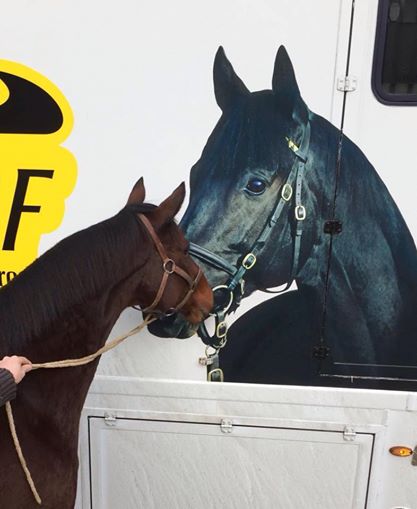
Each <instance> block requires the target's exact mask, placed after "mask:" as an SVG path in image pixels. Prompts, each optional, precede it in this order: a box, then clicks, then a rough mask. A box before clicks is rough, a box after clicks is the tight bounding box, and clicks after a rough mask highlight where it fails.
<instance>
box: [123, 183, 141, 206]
mask: <svg viewBox="0 0 417 509" xmlns="http://www.w3.org/2000/svg"><path fill="white" fill-rule="evenodd" d="M144 200H145V184H144V183H143V177H141V178H140V179H139V180H138V181H137V182H136V184H135V185H134V186H133V189H132V190H131V192H130V195H129V199H128V200H127V203H126V205H139V204H140V203H143V202H144Z"/></svg>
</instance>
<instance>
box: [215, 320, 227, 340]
mask: <svg viewBox="0 0 417 509" xmlns="http://www.w3.org/2000/svg"><path fill="white" fill-rule="evenodd" d="M226 334H227V323H226V322H225V321H223V322H219V323H218V324H217V327H216V337H217V338H218V339H223V338H225V337H226Z"/></svg>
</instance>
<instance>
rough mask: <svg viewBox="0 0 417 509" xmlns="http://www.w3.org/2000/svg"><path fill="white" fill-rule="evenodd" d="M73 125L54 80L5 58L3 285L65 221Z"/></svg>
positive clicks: (1, 95)
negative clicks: (68, 145)
mask: <svg viewBox="0 0 417 509" xmlns="http://www.w3.org/2000/svg"><path fill="white" fill-rule="evenodd" d="M72 126H73V115H72V111H71V108H70V106H69V104H68V102H67V100H66V99H65V97H64V96H63V94H62V93H61V92H60V91H59V90H58V88H57V87H56V86H55V85H54V84H53V83H51V82H50V81H49V80H48V79H47V78H45V77H44V76H42V75H41V74H39V73H37V72H36V71H34V70H32V69H30V68H28V67H25V66H23V65H21V64H17V63H14V62H9V61H6V60H0V286H4V285H5V284H6V283H8V282H9V281H10V280H11V279H12V278H13V277H14V276H15V275H16V274H17V273H18V272H20V271H21V270H23V269H24V268H25V267H26V266H27V265H29V264H30V263H31V262H32V261H33V260H34V259H35V258H36V257H37V254H38V247H39V241H40V238H41V235H42V234H43V233H48V232H51V231H53V230H55V229H56V228H57V227H58V226H59V224H60V223H61V221H62V218H63V216H64V207H65V199H66V198H67V197H68V196H69V195H70V194H71V192H72V190H73V188H74V186H75V182H76V178H77V165H76V161H75V158H74V156H73V155H72V154H71V153H70V152H69V151H68V150H67V149H65V148H64V147H61V146H60V144H61V143H62V142H63V141H64V140H65V139H66V138H67V137H68V135H69V133H70V132H71V129H72Z"/></svg>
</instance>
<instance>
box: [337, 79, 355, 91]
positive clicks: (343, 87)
mask: <svg viewBox="0 0 417 509" xmlns="http://www.w3.org/2000/svg"><path fill="white" fill-rule="evenodd" d="M357 87H358V78H357V77H356V76H342V77H341V78H337V90H339V91H340V92H353V91H354V90H356V89H357Z"/></svg>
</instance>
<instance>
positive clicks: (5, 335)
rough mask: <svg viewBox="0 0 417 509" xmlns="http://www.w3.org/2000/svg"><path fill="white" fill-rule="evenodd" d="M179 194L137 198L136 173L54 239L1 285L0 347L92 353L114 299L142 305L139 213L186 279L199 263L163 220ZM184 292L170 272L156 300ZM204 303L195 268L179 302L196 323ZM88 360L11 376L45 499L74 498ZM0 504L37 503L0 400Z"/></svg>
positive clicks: (147, 275)
mask: <svg viewBox="0 0 417 509" xmlns="http://www.w3.org/2000/svg"><path fill="white" fill-rule="evenodd" d="M184 195H185V188H184V185H181V186H180V187H178V188H177V189H176V190H175V191H174V193H173V194H172V195H171V196H170V197H169V198H167V199H166V200H165V201H164V202H163V203H161V205H159V206H158V207H155V206H152V205H149V204H144V203H143V200H144V198H145V189H144V185H143V181H142V179H141V180H139V181H138V183H137V184H136V185H135V187H134V188H133V190H132V192H131V194H130V197H129V200H128V202H127V205H126V207H125V208H124V209H122V210H121V212H119V213H118V214H117V215H116V216H114V217H112V218H110V219H108V220H106V221H103V222H101V223H99V224H97V225H95V226H92V227H90V228H87V229H85V230H83V231H80V232H78V233H76V234H74V235H72V236H70V237H68V238H66V239H64V240H63V241H62V242H60V243H59V244H57V245H56V246H55V247H54V248H52V249H51V250H49V251H48V252H47V253H45V254H44V255H43V256H41V257H40V258H39V259H38V260H37V261H35V262H34V263H33V264H32V265H30V266H29V267H28V268H27V269H26V270H24V271H23V272H22V273H21V274H19V276H17V277H16V278H15V279H14V280H13V281H12V282H11V283H9V284H8V285H7V286H6V287H4V289H2V290H1V291H0V323H1V335H0V357H2V356H4V355H10V354H19V355H24V356H26V357H28V358H30V359H31V360H32V361H33V362H46V361H51V360H57V359H66V358H75V357H81V356H84V355H86V354H89V353H93V352H95V351H96V350H97V349H98V348H100V347H101V346H102V345H103V344H104V343H105V340H106V338H107V337H108V335H109V333H110V331H111V329H112V327H113V325H114V323H115V322H116V320H117V318H118V316H119V315H120V313H121V312H122V311H123V309H125V308H127V307H129V306H133V305H139V306H141V307H142V308H146V307H147V306H149V305H150V304H151V303H152V302H153V301H154V299H155V296H156V294H157V293H158V289H159V287H160V283H161V280H162V277H163V274H164V271H163V266H162V261H161V257H160V254H159V253H158V251H157V249H156V244H155V241H154V240H153V239H152V238H151V236H150V234H149V232H148V230H147V229H146V228H145V226H144V223H143V222H142V221H141V220H140V219H139V214H143V215H145V217H146V218H147V219H148V220H149V222H150V223H151V224H152V226H153V229H154V231H155V232H156V234H157V236H158V238H159V240H160V241H161V243H162V245H163V248H164V250H165V252H166V254H167V255H168V257H169V258H171V259H172V260H174V261H175V264H176V265H177V266H178V267H180V268H181V269H183V270H184V271H185V272H186V273H187V274H188V275H189V276H191V278H192V279H195V278H196V277H197V275H198V274H199V268H198V266H197V265H196V264H195V263H194V262H193V261H192V260H191V258H190V256H189V255H188V249H187V247H188V245H187V242H186V240H185V238H184V236H183V234H182V233H181V231H180V230H179V228H178V226H177V225H176V224H175V222H174V221H173V218H174V216H175V214H176V213H177V212H178V210H179V208H180V206H181V204H182V202H183V199H184ZM138 219H139V220H138ZM169 265H170V268H171V267H172V265H173V264H172V263H171V262H170V264H169ZM188 292H189V284H188V283H187V281H186V280H185V279H183V278H182V277H179V275H178V274H176V273H174V274H171V275H170V276H169V277H168V279H167V284H166V287H165V291H164V293H163V295H162V296H161V299H160V301H159V303H158V305H157V307H158V309H159V310H161V311H166V310H169V309H171V308H175V307H177V306H178V304H179V303H182V301H183V300H184V296H186V295H187V294H188ZM211 307H212V294H211V290H210V288H209V286H208V284H207V281H206V279H205V278H204V276H202V277H201V278H200V279H199V281H198V284H197V285H196V288H195V289H194V291H193V292H192V293H191V292H190V296H189V298H188V300H187V301H186V302H185V303H184V304H183V305H182V307H181V310H180V312H181V313H182V314H183V315H184V316H185V317H186V318H187V320H189V321H191V322H192V323H194V324H197V323H198V322H200V321H201V320H203V319H204V318H205V317H206V316H207V314H208V312H209V311H210V309H211ZM97 364H98V360H96V361H94V362H93V363H91V364H88V365H86V366H82V367H75V368H68V369H49V370H48V369H46V370H45V369H40V370H38V371H34V372H33V373H30V374H28V375H27V376H26V378H25V380H24V381H23V382H22V383H21V384H20V385H19V388H18V395H17V398H16V400H15V401H14V402H13V404H12V407H13V410H14V417H15V422H16V428H17V432H18V435H19V438H20V442H21V445H22V449H23V451H24V454H25V456H26V460H27V462H28V465H29V467H30V469H31V473H32V477H33V480H34V482H35V484H36V487H37V489H38V491H39V493H40V495H41V497H42V507H44V508H45V509H70V508H73V507H74V504H75V494H76V484H77V469H78V458H77V443H78V427H79V420H80V414H81V409H82V407H83V403H84V400H85V398H86V395H87V391H88V388H89V386H90V383H91V381H92V379H93V376H94V373H95V371H96V368H97ZM0 507H1V508H2V509H29V508H30V509H32V508H35V507H39V506H38V505H37V504H36V502H35V500H34V498H33V495H32V493H31V491H30V489H29V487H28V485H27V483H26V479H25V476H24V474H23V471H22V468H21V466H20V464H19V461H18V458H17V455H16V451H15V449H14V447H13V443H12V440H11V437H10V433H9V430H8V425H7V421H6V416H5V411H4V408H3V409H0Z"/></svg>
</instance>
